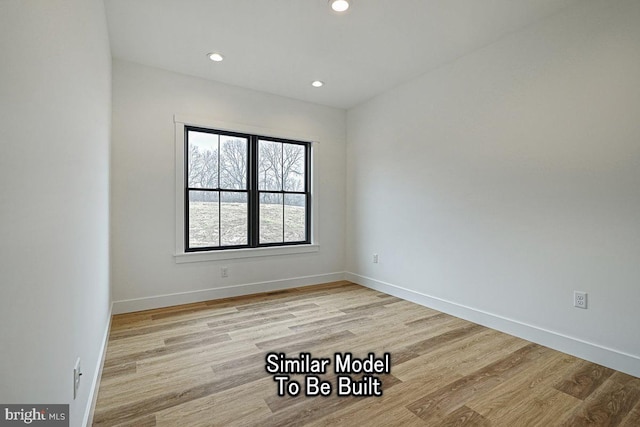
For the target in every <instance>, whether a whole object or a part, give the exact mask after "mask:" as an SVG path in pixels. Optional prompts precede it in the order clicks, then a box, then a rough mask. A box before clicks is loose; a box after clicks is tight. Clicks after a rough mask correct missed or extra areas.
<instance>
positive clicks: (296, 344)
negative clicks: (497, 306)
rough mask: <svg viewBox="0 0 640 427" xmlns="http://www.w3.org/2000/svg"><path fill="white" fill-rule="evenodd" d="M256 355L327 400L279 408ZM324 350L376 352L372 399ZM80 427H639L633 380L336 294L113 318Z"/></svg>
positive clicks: (371, 294)
mask: <svg viewBox="0 0 640 427" xmlns="http://www.w3.org/2000/svg"><path fill="white" fill-rule="evenodd" d="M269 352H282V353H285V354H286V355H287V357H289V358H297V357H298V356H299V353H311V354H312V355H313V357H314V358H320V357H323V358H331V365H329V369H328V371H327V373H326V374H324V375H320V377H321V378H322V379H324V380H329V381H330V382H331V383H332V385H333V392H332V394H331V395H330V396H329V397H305V396H304V376H303V375H292V376H291V379H294V380H297V381H299V382H300V383H301V384H302V386H303V387H302V389H303V391H302V392H301V393H300V395H299V396H295V397H292V396H285V397H279V396H278V395H277V383H276V382H275V381H274V378H273V375H271V374H269V373H267V372H266V370H265V356H266V354H267V353H269ZM335 352H340V353H345V352H351V353H352V354H353V356H354V357H358V358H364V357H366V356H367V355H368V353H371V352H372V353H374V354H375V355H376V356H377V357H382V355H383V353H385V352H389V353H390V354H391V372H390V373H389V374H381V375H377V374H373V375H375V376H378V377H379V378H380V380H381V381H382V391H383V395H382V396H380V397H354V396H347V397H338V396H337V395H336V382H337V378H336V377H337V375H336V374H335V372H334V368H335V366H334V360H333V357H334V353H335ZM352 376H353V378H354V379H357V380H359V379H360V378H362V374H360V375H356V374H354V375H352ZM93 425H94V426H253V425H256V426H303V425H305V426H306V425H310V426H342V425H344V426H361V425H367V426H467V425H468V426H509V427H511V426H586V425H592V426H618V425H619V426H640V379H638V378H635V377H632V376H629V375H626V374H623V373H621V372H617V371H614V370H612V369H609V368H605V367H602V366H599V365H596V364H593V363H590V362H587V361H584V360H581V359H578V358H576V357H573V356H569V355H566V354H563V353H560V352H557V351H555V350H551V349H548V348H546V347H543V346H540V345H537V344H533V343H530V342H528V341H525V340H522V339H519V338H516V337H513V336H510V335H506V334H503V333H500V332H497V331H495V330H492V329H488V328H485V327H483V326H479V325H475V324H473V323H470V322H467V321H464V320H461V319H458V318H455V317H453V316H449V315H447V314H443V313H440V312H437V311H435V310H431V309H429V308H426V307H422V306H419V305H416V304H413V303H410V302H407V301H403V300H401V299H398V298H395V297H392V296H389V295H386V294H383V293H380V292H376V291H373V290H370V289H367V288H364V287H361V286H358V285H355V284H353V283H349V282H336V283H329V284H326V285H319V286H311V287H305V288H297V289H292V290H286V291H278V292H271V293H265V294H258V295H251V296H246V297H238V298H230V299H225V300H217V301H208V302H203V303H197V304H189V305H183V306H176V307H169V308H165V309H158V310H150V311H145V312H137V313H131V314H125V315H118V316H114V318H113V321H112V327H111V333H110V336H109V344H108V348H107V357H106V360H105V365H104V370H103V374H102V380H101V384H100V389H99V394H98V401H97V405H96V410H95V416H94V420H93Z"/></svg>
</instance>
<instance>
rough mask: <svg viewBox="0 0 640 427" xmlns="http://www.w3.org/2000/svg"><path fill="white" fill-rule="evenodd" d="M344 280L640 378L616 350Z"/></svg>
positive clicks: (636, 361)
mask: <svg viewBox="0 0 640 427" xmlns="http://www.w3.org/2000/svg"><path fill="white" fill-rule="evenodd" d="M344 278H345V280H349V281H351V282H353V283H357V284H359V285H362V286H366V287H368V288H371V289H375V290H377V291H381V292H384V293H387V294H390V295H393V296H396V297H398V298H402V299H404V300H407V301H411V302H414V303H416V304H420V305H423V306H425V307H429V308H433V309H435V310H438V311H441V312H443V313H447V314H450V315H452V316H456V317H460V318H462V319H465V320H468V321H470V322H473V323H477V324H480V325H483V326H486V327H489V328H492V329H496V330H499V331H501V332H505V333H507V334H510V335H515V336H517V337H519V338H522V339H525V340H527V341H532V342H535V343H538V344H541V345H544V346H546V347H550V348H553V349H554V350H558V351H561V352H563V353H568V354H571V355H573V356H576V357H579V358H581V359H585V360H588V361H590V362H593V363H597V364H600V365H603V366H607V367H609V368H612V369H615V370H618V371H621V372H625V373H627V374H629V375H633V376H636V377H640V357H638V356H635V355H633V354H628V353H625V352H622V351H619V350H615V349H612V348H608V347H604V346H601V345H598V344H594V343H591V342H588V341H584V340H581V339H579V338H576V337H571V336H567V335H564V334H561V333H558V332H554V331H550V330H547V329H543V328H540V327H538V326H534V325H530V324H527V323H523V322H520V321H518V320H515V319H510V318H507V317H503V316H499V315H497V314H493V313H489V312H486V311H483V310H478V309H475V308H473V307H468V306H465V305H462V304H458V303H455V302H453V301H448V300H445V299H442V298H437V297H433V296H430V295H426V294H423V293H420V292H417V291H413V290H411V289H406V288H403V287H401V286H397V285H393V284H391V283H386V282H382V281H380V280H376V279H372V278H370V277H365V276H361V275H359V274H355V273H351V272H346V273H344Z"/></svg>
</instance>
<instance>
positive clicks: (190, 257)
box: [174, 245, 320, 264]
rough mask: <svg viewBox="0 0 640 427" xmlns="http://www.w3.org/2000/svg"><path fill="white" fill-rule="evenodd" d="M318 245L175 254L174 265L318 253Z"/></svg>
mask: <svg viewBox="0 0 640 427" xmlns="http://www.w3.org/2000/svg"><path fill="white" fill-rule="evenodd" d="M319 250H320V245H295V246H277V247H269V248H251V249H228V250H222V251H208V252H188V253H181V254H175V255H174V257H175V259H176V264H182V263H187V262H203V261H221V260H227V259H242V258H258V257H265V256H277V255H293V254H304V253H310V252H318V251H319Z"/></svg>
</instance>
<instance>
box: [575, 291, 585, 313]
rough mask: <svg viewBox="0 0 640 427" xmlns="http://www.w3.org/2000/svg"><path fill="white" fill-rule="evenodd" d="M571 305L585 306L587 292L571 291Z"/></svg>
mask: <svg viewBox="0 0 640 427" xmlns="http://www.w3.org/2000/svg"><path fill="white" fill-rule="evenodd" d="M573 306H574V307H578V308H585V309H586V308H587V293H586V292H580V291H573Z"/></svg>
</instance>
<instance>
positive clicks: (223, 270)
mask: <svg viewBox="0 0 640 427" xmlns="http://www.w3.org/2000/svg"><path fill="white" fill-rule="evenodd" d="M220 277H229V269H228V268H227V267H220Z"/></svg>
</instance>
